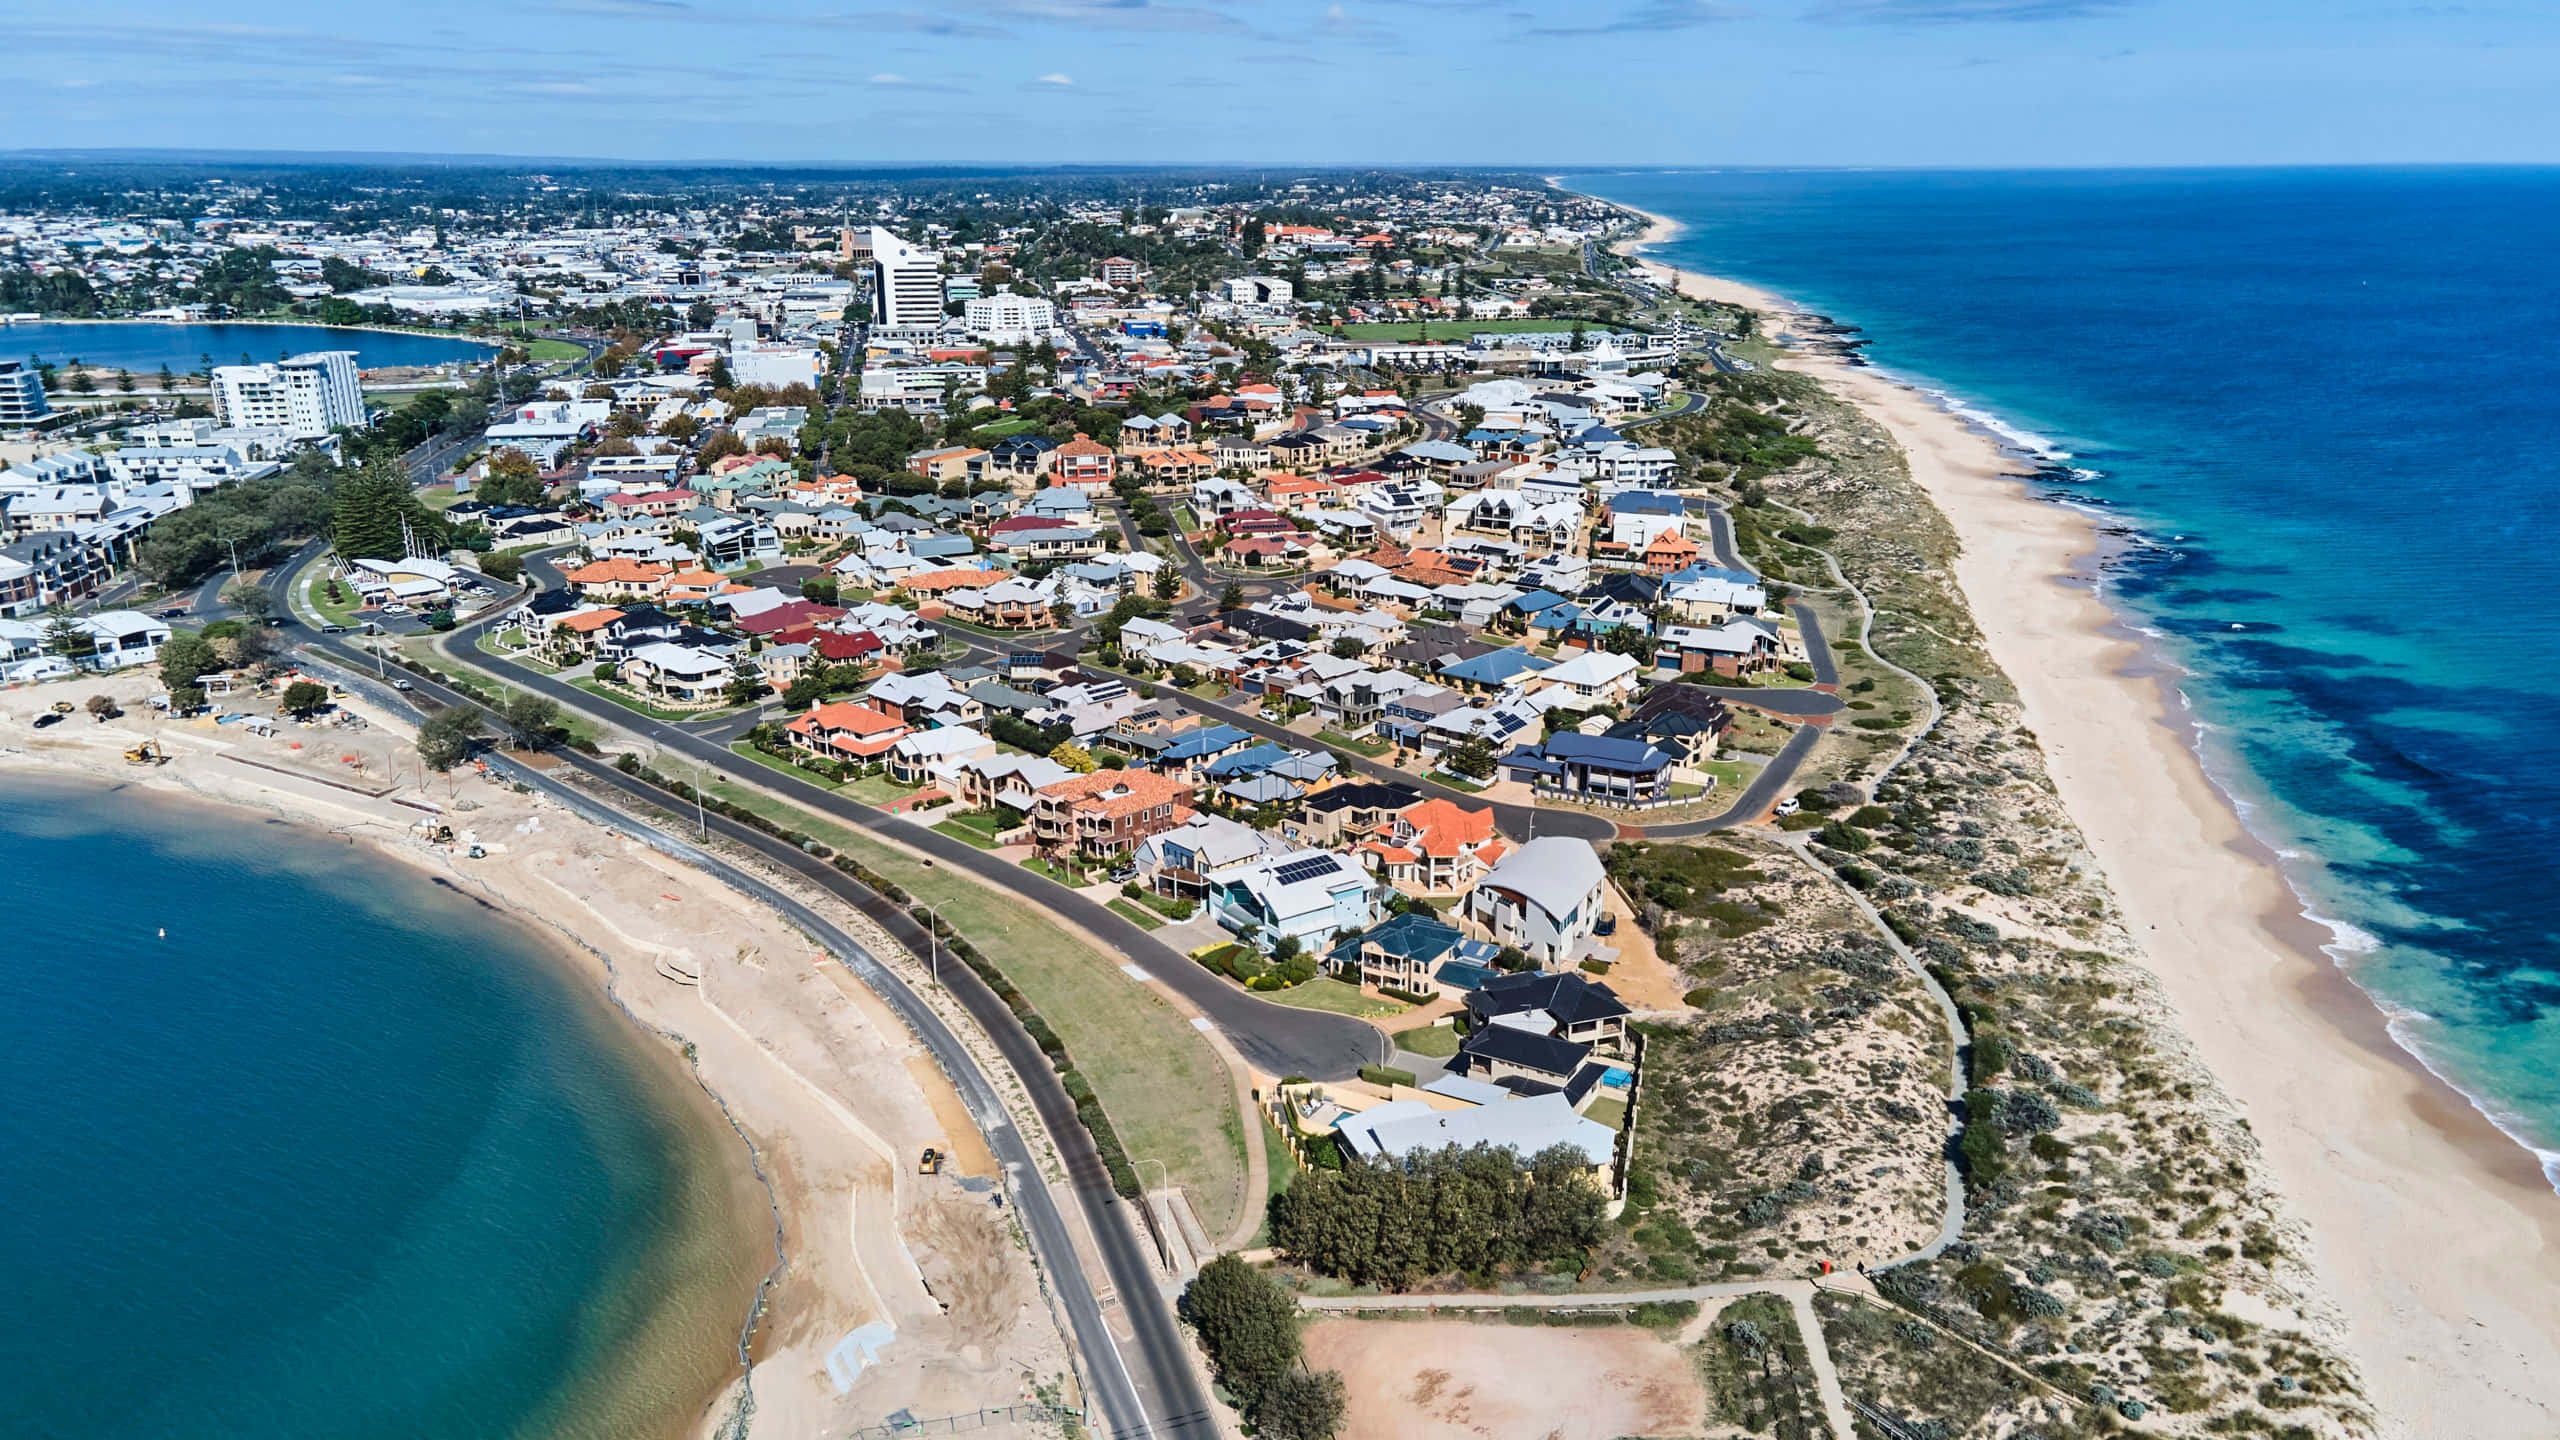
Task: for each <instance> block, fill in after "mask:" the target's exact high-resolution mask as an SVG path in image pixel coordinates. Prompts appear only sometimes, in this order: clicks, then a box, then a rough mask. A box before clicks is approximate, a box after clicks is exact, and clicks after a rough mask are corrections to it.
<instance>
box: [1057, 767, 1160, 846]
mask: <svg viewBox="0 0 2560 1440" xmlns="http://www.w3.org/2000/svg"><path fill="white" fill-rule="evenodd" d="M1035 793H1036V795H1037V799H1036V800H1035V801H1034V803H1033V805H1032V809H1031V835H1032V843H1034V844H1035V845H1037V846H1039V847H1040V848H1041V849H1042V850H1045V851H1049V852H1051V853H1056V852H1058V851H1062V850H1072V851H1074V852H1076V853H1077V854H1079V855H1083V856H1086V857H1088V858H1090V859H1096V860H1105V859H1109V858H1111V857H1112V856H1115V855H1126V854H1128V853H1129V852H1130V851H1132V850H1134V849H1136V848H1137V847H1138V844H1139V842H1141V841H1143V840H1145V839H1147V838H1148V837H1149V836H1151V835H1155V834H1157V833H1159V832H1161V831H1165V830H1170V829H1172V828H1173V827H1174V826H1176V825H1179V824H1181V823H1182V822H1183V821H1184V820H1187V819H1189V818H1190V816H1191V814H1192V810H1191V795H1192V790H1191V787H1190V786H1189V785H1187V784H1185V783H1183V782H1182V781H1180V780H1176V779H1174V778H1173V777H1172V776H1170V775H1159V774H1157V773H1156V772H1154V771H1152V770H1096V771H1094V772H1093V773H1092V774H1090V775H1078V776H1076V777H1075V778H1073V779H1071V780H1061V781H1059V782H1058V783H1056V784H1054V785H1043V786H1041V787H1040V789H1039V790H1038V791H1037V792H1035Z"/></svg>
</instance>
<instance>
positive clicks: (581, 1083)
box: [0, 775, 771, 1440]
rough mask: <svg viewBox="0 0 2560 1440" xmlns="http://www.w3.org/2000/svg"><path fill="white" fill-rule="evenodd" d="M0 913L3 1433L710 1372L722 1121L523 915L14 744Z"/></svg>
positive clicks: (319, 1433) (728, 1232)
mask: <svg viewBox="0 0 2560 1440" xmlns="http://www.w3.org/2000/svg"><path fill="white" fill-rule="evenodd" d="M164 928H165V930H166V932H167V934H166V936H165V938H164V937H163V936H162V935H161V933H160V932H161V931H162V930H163V929H164ZM0 934H5V935H6V938H7V943H6V945H5V947H0V948H5V952H6V954H7V957H8V963H7V964H6V965H5V966H0V1093H5V1094H6V1095H7V1096H8V1100H9V1103H8V1104H7V1105H6V1106H0V1155H5V1156H6V1157H7V1161H6V1163H5V1164H0V1376H5V1377H7V1378H6V1381H5V1383H0V1434H6V1435H13V1436H44V1437H48V1440H111V1437H112V1440H162V1437H166V1440H178V1437H189V1440H192V1437H198V1436H206V1435H258V1436H266V1437H310V1440H322V1437H330V1440H336V1437H346V1440H355V1437H371V1436H381V1435H452V1436H463V1435H470V1436H489V1437H509V1436H515V1437H527V1440H533V1437H545V1440H548V1437H563V1436H575V1437H597V1440H602V1437H607V1436H616V1437H618V1436H626V1435H646V1434H651V1433H660V1434H664V1433H673V1432H675V1431H677V1430H678V1429H680V1428H681V1427H682V1426H683V1425H685V1424H686V1423H689V1422H690V1421H691V1420H692V1418H693V1413H694V1410H695V1407H697V1406H699V1404H700V1403H701V1401H702V1400H703V1399H704V1397H705V1396H707V1395H708V1394H709V1393H710V1392H711V1390H712V1389H713V1388H714V1387H716V1386H718V1385H720V1384H722V1383H724V1382H725V1381H726V1380H727V1379H728V1378H729V1377H730V1376H731V1375H732V1374H734V1372H735V1370H736V1355H735V1348H734V1347H735V1343H736V1337H737V1332H738V1326H739V1324H740V1322H741V1321H742V1320H743V1319H744V1318H745V1314H746V1306H747V1304H748V1301H749V1298H750V1296H751V1295H752V1293H753V1290H754V1286H755V1283H756V1279H757V1277H758V1275H759V1274H760V1273H761V1270H762V1263H760V1261H759V1257H758V1256H757V1254H756V1253H755V1250H754V1247H753V1246H752V1245H749V1244H744V1243H741V1242H742V1240H743V1239H744V1238H745V1231H746V1229H747V1228H748V1227H746V1226H744V1225H743V1223H742V1221H741V1218H740V1216H741V1212H740V1208H739V1206H738V1204H737V1201H738V1198H739V1197H738V1194H737V1171H736V1168H735V1167H736V1154H737V1152H736V1151H735V1149H734V1148H733V1147H735V1146H736V1145H737V1143H738V1142H737V1140H736V1139H735V1137H734V1136H733V1135H732V1134H731V1133H730V1132H729V1131H728V1130H727V1128H726V1127H725V1125H723V1124H721V1122H720V1120H719V1117H718V1114H717V1112H716V1110H714V1109H712V1108H711V1107H710V1106H709V1105H708V1103H707V1102H706V1101H704V1100H702V1099H701V1098H700V1097H699V1094H698V1091H694V1087H693V1086H692V1084H691V1081H690V1079H689V1077H687V1076H686V1075H685V1073H684V1071H683V1069H682V1066H681V1063H680V1061H678V1060H677V1059H675V1058H674V1057H673V1056H671V1055H668V1054H665V1053H663V1052H662V1051H659V1050H657V1049H655V1048H654V1047H653V1046H651V1045H650V1044H649V1042H646V1041H644V1040H643V1039H642V1037H641V1036H640V1035H639V1033H638V1032H637V1031H636V1030H633V1029H632V1028H631V1027H630V1025H629V1022H627V1021H625V1020H624V1019H623V1018H622V1017H621V1016H619V1015H618V1014H616V1013H615V1012H613V1011H611V1010H610V1009H608V1008H607V1007H606V1006H605V1004H604V1003H603V1002H602V1000H601V999H600V998H599V997H597V996H596V995H595V994H593V993H592V985H591V982H587V981H584V980H583V979H582V978H580V977H579V976H578V975H577V974H576V973H575V972H574V971H572V970H571V969H570V968H569V967H568V966H566V965H565V964H564V963H563V962H562V960H561V959H560V958H559V957H557V956H554V955H550V954H547V953H545V952H544V950H543V948H542V947H543V945H544V943H545V942H543V941H542V940H540V939H539V938H537V937H536V936H535V935H534V934H532V933H531V932H529V931H527V930H525V929H522V928H520V927H519V926H518V925H517V924H516V923H514V922H512V921H509V920H507V919H505V918H504V917H502V916H499V915H497V914H495V913H493V912H491V911H489V910H487V909H486V908H484V907H483V906H482V905H480V903H479V902H477V901H475V900H473V899H470V898H468V897H466V896H464V895H462V894H461V893H459V892H457V891H454V890H452V889H449V888H445V887H440V886H438V885H436V884H434V883H433V882H431V881H430V880H428V879H426V878H425V877H423V876H421V875H419V874H417V873H415V872H412V871H409V870H408V869H406V868H405V867H402V866H400V865H398V864H396V863H394V862H392V861H390V860H387V859H385V858H382V857H380V856H378V855H375V854H373V853H372V852H370V851H368V850H364V849H359V848H356V847H351V846H349V845H347V844H346V843H345V842H344V841H343V840H340V839H339V838H338V837H335V836H331V835H326V834H324V833H322V832H316V831H311V830H304V829H296V828H292V827H287V826H285V825H283V824H281V823H277V822H271V821H265V820H262V819H261V818H260V817H257V816H255V815H250V814H246V813H245V812H239V811H233V810H228V809H218V808H214V807H210V806H206V805H202V804H198V803H194V802H189V801H181V800H173V799H166V798H161V797H158V796H150V795H145V794H142V793H140V792H137V791H134V790H131V789H114V790H110V789H108V788H106V787H104V786H97V785H76V784H70V783H48V782H44V781H38V780H31V779H27V778H24V777H20V776H16V775H9V776H0ZM688 1092H691V1093H688ZM754 1218H755V1219H756V1220H758V1221H759V1222H761V1218H762V1217H761V1216H760V1215H758V1216H756V1217H754ZM760 1240H761V1243H762V1244H763V1245H764V1247H765V1248H764V1251H763V1255H762V1261H763V1262H769V1260H770V1258H771V1248H770V1233H769V1231H767V1232H764V1234H763V1235H762V1236H761V1237H760Z"/></svg>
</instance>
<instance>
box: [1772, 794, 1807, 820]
mask: <svg viewBox="0 0 2560 1440" xmlns="http://www.w3.org/2000/svg"><path fill="white" fill-rule="evenodd" d="M1803 808H1804V807H1803V806H1802V805H1799V804H1797V803H1796V800H1795V797H1794V796H1792V795H1790V796H1788V797H1787V798H1786V799H1784V800H1781V801H1779V802H1778V813H1779V814H1781V815H1793V814H1794V813H1796V812H1797V811H1799V810H1801V809H1803Z"/></svg>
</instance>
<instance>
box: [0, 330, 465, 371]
mask: <svg viewBox="0 0 2560 1440" xmlns="http://www.w3.org/2000/svg"><path fill="white" fill-rule="evenodd" d="M306 350H353V351H354V352H356V363H357V364H358V365H360V366H363V367H365V368H368V369H370V368H372V367H374V366H377V365H441V364H443V363H445V362H446V361H448V360H462V361H481V360H486V359H488V358H489V357H490V356H491V355H494V354H496V353H497V352H496V351H495V350H493V349H491V348H490V347H489V346H487V345H483V344H481V343H479V342H478V341H475V340H460V339H454V338H451V337H448V336H443V335H411V334H406V333H395V332H392V331H389V330H342V329H333V328H331V327H329V326H326V325H224V324H218V323H216V324H205V325H182V324H178V323H176V322H169V323H165V324H164V323H161V322H157V321H132V322H119V323H117V324H113V325H66V324H62V323H59V322H53V323H47V322H42V321H39V322H36V323H32V324H24V325H7V326H0V360H39V359H40V360H46V361H50V362H52V363H54V364H61V363H63V362H65V361H69V360H78V361H80V362H82V363H83V364H87V365H99V366H104V367H106V368H108V369H111V370H130V371H132V372H133V373H134V377H135V378H136V379H137V380H148V379H149V378H150V377H152V376H154V375H157V374H158V373H159V372H160V367H161V366H163V365H166V366H168V367H169V369H170V370H171V372H173V373H175V374H178V375H185V374H188V373H189V372H191V371H193V370H195V369H197V368H198V367H200V366H202V365H203V364H204V363H205V362H204V357H206V356H207V355H210V356H212V357H213V363H214V364H216V365H252V364H264V363H266V362H267V361H270V360H275V359H278V358H281V357H283V356H286V355H299V354H301V353H303V352H304V351H306ZM146 388H147V387H146Z"/></svg>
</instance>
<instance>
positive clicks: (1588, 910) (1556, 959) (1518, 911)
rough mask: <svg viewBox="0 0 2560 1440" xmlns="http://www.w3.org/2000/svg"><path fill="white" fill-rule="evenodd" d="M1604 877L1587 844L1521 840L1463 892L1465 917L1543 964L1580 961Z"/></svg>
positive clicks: (1565, 840)
mask: <svg viewBox="0 0 2560 1440" xmlns="http://www.w3.org/2000/svg"><path fill="white" fill-rule="evenodd" d="M1606 879H1607V876H1606V873H1605V872H1604V871H1603V870H1602V869H1601V866H1600V857H1599V855H1598V854H1596V853H1594V852H1593V850H1592V848H1591V844H1590V842H1589V841H1586V840H1575V839H1570V838H1567V837H1563V836H1555V835H1545V836H1540V837H1539V838H1537V839H1535V840H1528V841H1524V842H1522V844H1521V845H1520V847H1519V848H1518V849H1516V850H1513V851H1512V852H1511V853H1509V854H1507V855H1505V856H1503V857H1502V859H1501V860H1499V861H1497V862H1495V864H1494V867H1493V869H1492V870H1490V871H1488V872H1487V873H1486V874H1485V877H1484V878H1483V879H1482V880H1480V881H1478V882H1476V887H1475V888H1474V889H1473V890H1470V891H1468V892H1467V901H1466V915H1467V918H1468V919H1469V920H1472V921H1474V922H1475V923H1476V924H1478V925H1480V926H1482V927H1484V929H1485V931H1486V933H1487V934H1488V935H1489V936H1490V938H1492V939H1493V940H1494V941H1496V942H1497V943H1499V944H1503V945H1511V946H1517V947H1518V948H1519V949H1520V950H1521V951H1522V952H1523V953H1525V954H1527V955H1528V956H1529V958H1530V959H1532V960H1535V961H1537V962H1539V963H1540V964H1542V965H1550V966H1564V965H1569V964H1571V963H1573V962H1574V961H1575V960H1577V959H1579V958H1580V956H1581V953H1582V951H1583V949H1584V947H1585V946H1586V944H1587V943H1588V942H1589V940H1590V939H1591V935H1592V931H1593V928H1594V926H1595V925H1596V924H1597V923H1598V921H1599V918H1600V914H1601V898H1600V892H1601V886H1602V885H1603V884H1604V883H1605V881H1606Z"/></svg>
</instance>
